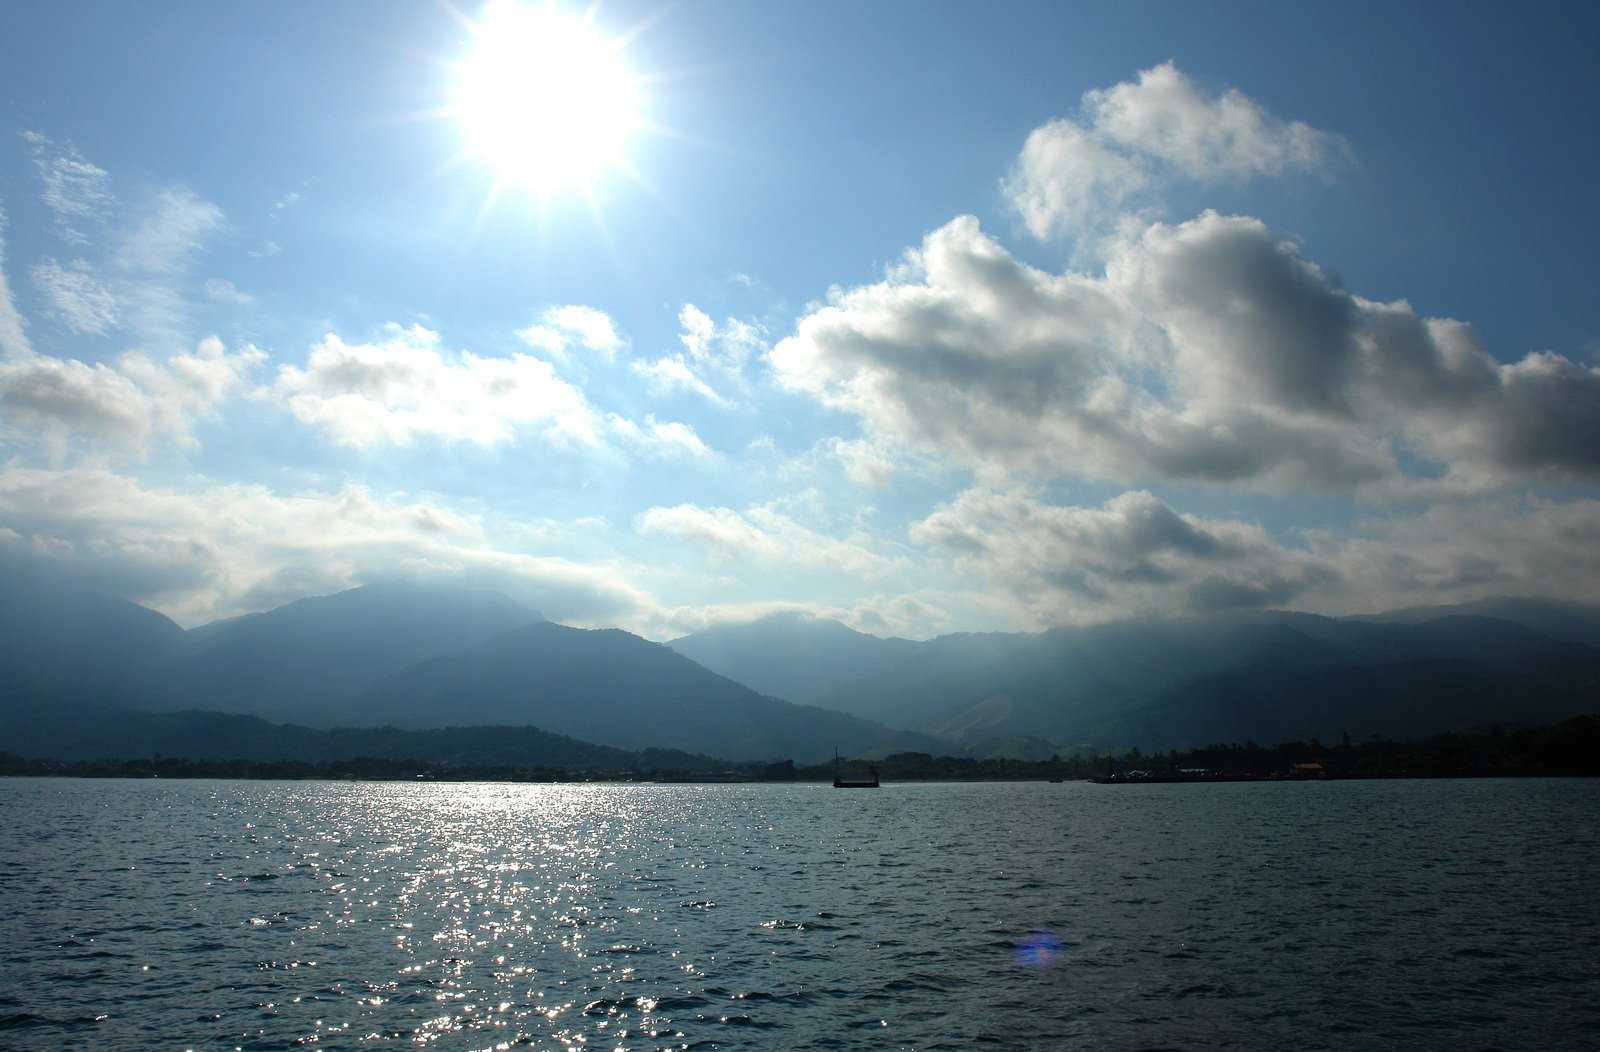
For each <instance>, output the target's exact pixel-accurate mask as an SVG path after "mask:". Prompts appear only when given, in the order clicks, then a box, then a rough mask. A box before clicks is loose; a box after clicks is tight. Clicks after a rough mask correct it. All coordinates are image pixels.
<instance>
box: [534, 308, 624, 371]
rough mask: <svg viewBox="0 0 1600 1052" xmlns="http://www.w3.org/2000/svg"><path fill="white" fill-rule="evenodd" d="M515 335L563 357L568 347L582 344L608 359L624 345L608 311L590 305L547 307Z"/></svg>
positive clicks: (536, 346)
mask: <svg viewBox="0 0 1600 1052" xmlns="http://www.w3.org/2000/svg"><path fill="white" fill-rule="evenodd" d="M517 336H518V337H519V338H521V339H522V341H523V342H524V343H527V344H528V345H529V346H530V347H534V348H536V349H539V350H544V351H549V352H550V353H552V354H554V355H556V356H558V357H565V356H566V354H567V352H568V351H569V349H571V348H572V347H582V348H584V349H586V350H590V351H593V352H595V353H597V354H599V355H600V356H601V357H602V358H604V359H606V360H608V361H609V360H610V359H611V358H613V357H615V356H616V354H617V352H618V351H620V350H622V349H623V348H625V347H626V346H627V341H626V340H624V339H623V338H622V336H621V335H620V334H618V332H617V327H616V324H615V323H614V322H613V321H612V320H611V317H610V315H608V314H606V313H605V312H604V311H599V310H595V309H594V308H593V307H584V306H578V305H571V304H569V305H567V306H564V307H550V308H549V309H547V310H545V311H544V313H543V314H541V315H540V316H539V323H538V324H536V325H530V326H528V327H527V328H525V329H519V330H518V331H517Z"/></svg>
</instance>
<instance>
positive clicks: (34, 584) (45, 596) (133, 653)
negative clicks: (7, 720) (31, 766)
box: [0, 559, 184, 702]
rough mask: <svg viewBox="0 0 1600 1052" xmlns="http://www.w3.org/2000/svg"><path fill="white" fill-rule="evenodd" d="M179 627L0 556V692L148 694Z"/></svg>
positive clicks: (127, 697)
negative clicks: (2, 559)
mask: <svg viewBox="0 0 1600 1052" xmlns="http://www.w3.org/2000/svg"><path fill="white" fill-rule="evenodd" d="M183 645H184V633H183V629H181V628H179V627H178V626H177V625H176V624H175V623H173V622H172V621H171V620H170V619H168V618H167V617H165V616H164V615H162V614H158V613H156V612H155V611H154V610H148V609H146V608H144V607H142V606H139V605H137V604H135V603H130V602H127V601H125V600H122V599H118V598H116V597H114V596H109V595H105V594H103V593H99V592H95V591H92V590H90V589H86V588H81V587H78V586H75V585H72V584H69V583H65V582H62V581H60V580H57V579H53V578H51V577H50V576H49V575H47V574H44V573H41V572H39V571H38V570H36V569H34V568H32V567H30V566H28V565H27V564H24V563H21V562H19V561H16V560H11V559H6V560H4V561H0V694H3V695H5V697H7V698H10V697H15V696H17V695H19V694H25V693H33V692H56V693H59V692H62V691H67V692H78V693H84V694H91V693H92V694H94V695H95V696H98V697H106V698H114V699H116V700H121V701H130V702H131V701H138V700H142V699H144V698H146V697H149V696H151V695H152V694H153V693H154V692H155V691H156V690H157V688H158V685H159V684H160V683H162V682H163V677H164V675H165V673H166V671H167V669H168V668H169V667H170V666H171V664H172V662H173V661H174V660H176V658H177V657H178V655H179V654H181V653H182V649H183Z"/></svg>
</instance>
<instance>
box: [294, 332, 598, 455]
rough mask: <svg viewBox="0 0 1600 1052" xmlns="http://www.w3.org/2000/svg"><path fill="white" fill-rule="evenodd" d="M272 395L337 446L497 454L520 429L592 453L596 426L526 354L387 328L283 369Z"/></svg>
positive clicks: (328, 339)
mask: <svg viewBox="0 0 1600 1052" xmlns="http://www.w3.org/2000/svg"><path fill="white" fill-rule="evenodd" d="M276 390H277V392H278V394H279V395H280V396H282V397H283V398H284V399H285V402H286V404H287V405H288V407H289V410H290V412H292V413H293V414H294V415H295V416H296V417H298V418H299V419H300V420H302V421H304V422H306V423H308V424H311V425H312V426H314V427H316V428H318V429H319V430H321V431H322V432H323V433H324V434H325V435H327V436H328V437H329V438H331V439H332V440H333V441H335V442H338V443H340V444H342V445H348V446H357V447H367V446H374V445H405V444H408V443H411V442H413V441H415V440H416V439H418V438H423V437H429V438H438V439H443V440H444V441H448V442H471V443H474V444H476V445H480V446H493V445H499V444H503V443H508V442H510V441H512V440H513V439H514V438H515V437H516V435H517V434H518V432H519V431H520V430H521V429H523V428H529V429H535V430H537V431H538V432H539V433H540V434H542V435H544V436H545V437H547V438H549V439H552V440H555V441H560V442H569V443H577V444H580V445H593V444H596V443H597V441H598V439H599V432H600V430H601V427H602V424H601V421H600V420H599V418H598V416H597V415H596V413H595V412H594V410H593V409H591V408H590V406H589V404H588V402H587V401H586V400H585V399H584V396H583V393H582V392H581V391H579V390H578V389H577V388H575V387H573V386H572V385H571V384H568V383H567V382H566V381H564V380H561V379H560V378H559V377H557V376H556V375H555V372H554V370H553V369H552V368H551V366H550V364H549V363H548V362H546V361H544V360H542V359H539V358H535V357H533V356H531V355H525V354H514V355H512V356H511V357H509V358H483V357H479V356H477V355H474V354H471V353H468V352H461V353H451V352H448V351H446V350H445V348H444V346H443V344H442V343H441V342H440V339H439V334H438V333H436V332H432V331H430V330H428V329H425V328H422V327H421V326H415V325H414V326H411V327H409V328H402V327H400V326H398V325H390V326H387V327H386V328H385V329H384V330H383V331H382V334H381V338H380V340H379V341H378V342H375V343H361V344H349V343H346V342H345V341H344V340H342V339H341V338H339V337H338V336H336V335H333V334H331V333H330V334H329V335H327V336H325V337H323V338H322V340H321V341H319V342H318V343H317V344H316V345H315V346H314V347H312V349H311V353H310V355H309V357H308V358H307V360H306V364H305V367H304V368H300V367H297V366H292V365H286V366H284V367H282V368H281V369H280V370H279V373H278V378H277V383H276Z"/></svg>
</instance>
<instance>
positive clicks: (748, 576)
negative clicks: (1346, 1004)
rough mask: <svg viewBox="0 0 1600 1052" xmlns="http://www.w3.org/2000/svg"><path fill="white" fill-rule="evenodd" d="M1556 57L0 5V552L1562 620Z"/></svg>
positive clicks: (832, 594)
mask: <svg viewBox="0 0 1600 1052" xmlns="http://www.w3.org/2000/svg"><path fill="white" fill-rule="evenodd" d="M1597 53H1600V8H1597V7H1595V5H1593V4H1589V3H1570V4H1567V3H1546V4H1541V5H1538V6H1537V7H1536V8H1533V9H1527V10H1518V9H1513V8H1511V7H1508V6H1506V5H1504V4H1491V3H1470V2H1468V3H1443V4H1429V3H1408V4H1404V5H1394V4H1391V3H1365V2H1357V3H1346V4H1339V5H1302V4H1281V3H1275V2H1274V3H1216V4H1191V3H1153V2H1147V3H1127V2H1117V3H1095V2H1087V3H1074V4H1061V3H1054V2H1044V3H1024V2H1004V0H1002V2H997V3H985V4H977V3H954V2H899V0H875V2H874V3H871V4H860V3H855V2H851V3H842V2H833V0H807V2H805V3H777V2H773V3H760V4H751V3H746V2H740V0H678V2H676V3H668V4H659V5H658V4H641V3H633V2H622V0H618V2H608V3H603V4H598V5H582V4H571V5H566V6H562V5H554V6H550V7H547V6H546V5H543V4H539V5H535V6H533V7H520V8H519V7H517V6H516V5H514V4H511V3H508V2H507V0H500V2H499V3H498V4H496V5H494V6H489V7H485V6H483V5H480V4H452V3H446V2H443V0H422V2H414V3H402V2H367V0H346V2H342V3H337V4H327V3H312V2H301V0H286V2H277V3H271V4H254V5H249V4H215V3H210V2H190V0H166V2H163V3H161V4H126V3H89V2H71V0H64V2H62V3H57V4H11V5H6V6H5V7H4V8H3V10H0V555H5V556H6V557H8V558H12V559H14V560H20V561H25V562H27V563H29V564H33V565H36V566H38V567H42V568H44V569H45V570H47V571H49V572H52V573H58V574H60V575H62V576H63V577H64V578H65V579H69V580H73V581H77V582H81V583H85V584H90V585H93V586H94V587H97V588H100V589H103V590H107V591H111V592H114V593H116V594H118V595H121V596H123V597H125V598H128V599H131V600H133V601H136V602H139V603H142V604H144V605H146V606H150V607H152V608H154V609H157V610H160V611H162V612H163V613H165V614H167V615H168V616H170V617H172V618H173V619H175V620H176V621H178V622H179V623H180V624H182V625H185V626H193V625H198V624H203V623H206V622H209V621H211V620H214V619H218V618H222V617H230V616H235V615H238V614H242V613H247V612H251V611H258V610H265V609H270V608H272V607H274V606H277V605H280V604H282V603H284V602H288V601H291V600H294V599H297V598H301V597H304V596H309V595H319V594H327V593H331V592H335V591H339V590H342V589H345V588H350V587H354V586H357V585H361V584H364V583H369V582H373V581H379V580H387V579H394V578H401V579H413V580H420V581H442V582H451V583H460V584H467V585H470V586H473V587H486V588H493V589H495V590H497V591H501V592H504V593H506V594H508V595H511V596H513V597H515V598H517V599H519V600H522V601H524V602H527V603H528V604H529V605H531V606H533V607H534V608H535V609H537V610H539V611H540V612H541V613H543V614H544V616H546V617H548V618H550V619H552V620H556V621H560V622H563V623H566V624H572V625H579V626H586V627H588V626H596V627H598V626H616V627H621V628H625V629H627V630H629V631H633V632H637V633H639V634H641V635H644V636H646V637H647V638H651V639H659V640H666V639H671V638H674V637H676V636H680V635H684V634H687V633H690V632H693V631H697V630H700V629H702V628H705V627H707V626H708V625H711V624H715V623H718V622H723V621H739V620H748V619H751V618H754V617H758V616H762V615H765V614H769V613H774V612H780V611H794V612H800V613H806V614H814V615H816V616H820V617H828V618H834V619H837V620H840V621H842V622H844V623H845V624H848V625H850V626H851V627H853V628H856V629H858V630H861V631H864V632H870V633H874V634H878V635H900V636H906V637H910V638H927V637H930V636H934V635H939V634H943V633H948V632H956V631H996V630H998V631H1018V630H1024V631H1037V630H1041V629H1044V628H1048V627H1052V626H1057V625H1068V624H1088V623H1094V622H1099V621H1106V620H1113V619H1120V618H1125V617H1134V616H1146V615H1172V614H1204V613H1210V612H1219V611H1237V610H1251V609H1295V610H1307V611H1313V612H1319V613H1327V614H1349V613H1364V612H1375V611H1380V610H1386V609H1393V608H1397V607H1405V606H1416V605H1433V604H1449V603H1459V602H1465V601H1469V600H1473V599H1478V598H1485V597H1495V596H1533V597H1546V598H1556V599H1568V600H1581V601H1588V602H1597V601H1600V486H1597V483H1600V367H1597V366H1600V295H1597V294H1596V293H1597V281H1596V279H1597V277H1600V267H1597V265H1596V259H1595V233H1596V231H1600V203H1597V200H1600V198H1597V195H1596V193H1595V186H1596V185H1597V184H1600V179H1597V173H1600V138H1597V137H1596V135H1595V134H1594V129H1595V128H1596V127H1600V65H1597V64H1596V63H1595V62H1594V60H1593V56H1594V55H1595V54H1597ZM13 565H15V563H14V564H13Z"/></svg>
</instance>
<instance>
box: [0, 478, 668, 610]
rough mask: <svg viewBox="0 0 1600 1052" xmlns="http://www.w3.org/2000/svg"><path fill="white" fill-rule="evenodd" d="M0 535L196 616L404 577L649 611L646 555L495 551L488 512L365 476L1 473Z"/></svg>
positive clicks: (3, 541)
mask: <svg viewBox="0 0 1600 1052" xmlns="http://www.w3.org/2000/svg"><path fill="white" fill-rule="evenodd" d="M0 521H3V522H5V523H6V524H7V527H8V528H7V529H6V530H3V531H0V545H4V546H5V547H7V548H9V549H11V550H12V551H14V552H16V553H18V554H22V555H25V556H27V557H30V558H32V559H37V560H40V561H41V562H43V563H45V564H47V565H50V566H53V567H54V568H56V569H58V570H60V571H63V572H66V573H71V574H75V575H77V576H78V577H79V578H80V579H84V580H90V581H93V582H94V584H95V586H96V587H97V588H100V589H103V590H106V591H110V592H113V593H115V594H119V595H122V596H125V597H127V598H129V599H132V600H134V601H137V602H143V603H147V604H149V605H152V606H154V607H155V608H157V609H160V610H162V611H163V612H165V613H167V614H168V615H170V616H172V617H174V618H176V619H177V620H179V621H180V622H182V623H184V624H198V623H203V622H205V621H209V620H213V619H215V618H220V617H230V616H235V615H238V614H243V613H249V612H252V611H258V610H265V609H270V608H271V607H274V606H277V605H280V604H282V603H284V602H288V601H290V600H292V599H299V598H302V597H304V596H307V595H318V594H325V593H329V592H334V591H339V590H341V589H344V588H350V587H354V586H355V585H358V584H362V583H365V582H368V581H371V580H376V579H381V578H392V577H396V576H403V577H412V578H423V579H427V578H441V579H448V580H453V581H458V582H461V583H467V584H471V585H474V586H477V587H487V588H492V589H495V590H497V591H501V592H504V593H506V594H509V595H512V596H513V597H514V598H517V599H520V600H522V601H524V602H526V603H528V604H529V605H530V606H532V607H533V608H534V609H537V610H539V611H541V612H542V613H544V614H545V616H547V617H550V618H551V619H553V620H560V621H564V622H566V623H569V624H603V625H615V624H639V625H643V624H647V623H649V622H650V620H651V618H652V616H653V614H652V611H653V610H654V609H655V604H654V603H653V602H652V601H651V600H650V598H649V597H648V596H646V595H644V594H643V593H641V592H639V591H637V590H636V589H634V588H632V587H631V586H629V585H628V584H626V583H625V582H626V580H627V579H628V578H629V577H631V576H635V575H637V573H638V570H637V568H635V567H629V566H625V565H613V564H607V563H604V562H599V563H596V564H593V565H582V564H578V563H573V562H570V561H568V560H565V559H559V558H546V557H539V556H531V555H527V554H522V553H517V552H508V551H503V550H497V549H496V546H495V545H494V543H493V539H492V538H491V537H490V536H489V535H488V532H487V531H486V529H485V527H484V524H483V523H482V522H480V521H478V520H477V519H476V518H474V517H470V516H464V515H462V514H460V513H458V512H455V511H453V510H451V509H449V508H447V507H443V506H441V505H439V504H438V503H436V502H433V501H430V500H426V499H418V498H414V497H407V496H404V495H398V494H379V493H375V492H373V491H371V490H369V489H367V488H365V487H362V486H358V485H346V486H345V487H343V488H342V489H338V490H333V491H316V490H312V491H306V492H301V493H295V494H289V495H280V494H276V493H273V492H271V491H269V490H267V489H265V488H264V487H261V486H252V485H223V486H212V487H206V488H200V489H196V490H190V491H184V490H175V489H163V488H155V487H150V486H146V485H144V484H141V483H139V482H137V481H135V480H134V479H131V478H129V477H127V476H124V475H120V474H117V473H115V472H112V471H109V470H106V469H103V468H80V469H74V470H67V471H47V470H35V469H25V468H18V467H15V466H13V467H11V468H9V469H8V470H7V471H5V472H3V473H0Z"/></svg>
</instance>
